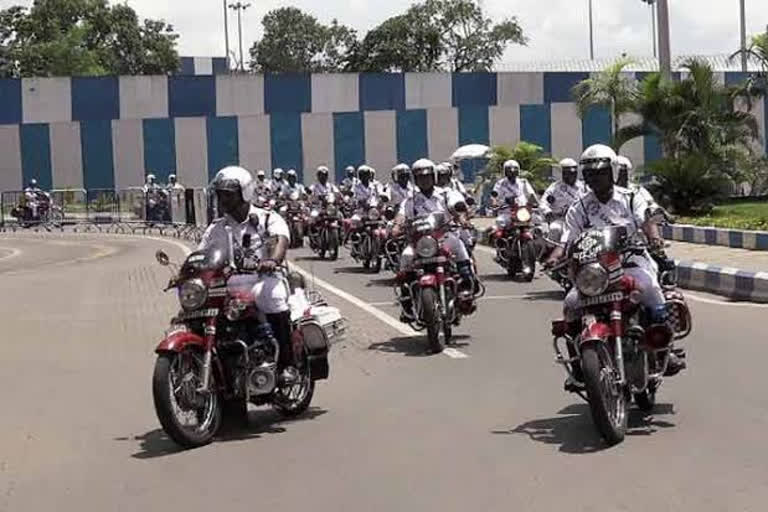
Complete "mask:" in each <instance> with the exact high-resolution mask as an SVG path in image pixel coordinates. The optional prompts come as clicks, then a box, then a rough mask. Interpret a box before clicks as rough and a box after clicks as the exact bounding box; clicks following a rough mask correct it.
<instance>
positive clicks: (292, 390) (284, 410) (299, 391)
mask: <svg viewBox="0 0 768 512" xmlns="http://www.w3.org/2000/svg"><path fill="white" fill-rule="evenodd" d="M309 368H310V367H309V361H308V359H307V357H306V354H305V355H304V362H303V364H302V368H301V369H300V370H299V372H300V374H301V375H300V382H299V383H298V384H294V385H293V386H290V387H288V386H286V387H284V388H278V389H276V390H275V395H274V396H275V398H274V400H273V401H272V407H273V408H274V409H275V410H276V411H277V412H278V413H280V414H281V415H282V416H285V417H286V418H295V417H296V416H299V415H301V414H303V413H304V412H306V410H307V409H308V408H309V404H311V403H312V397H313V396H314V395H315V381H314V380H313V379H312V375H311V372H310V369H309Z"/></svg>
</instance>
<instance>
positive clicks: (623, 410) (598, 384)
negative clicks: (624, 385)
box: [581, 343, 627, 445]
mask: <svg viewBox="0 0 768 512" xmlns="http://www.w3.org/2000/svg"><path fill="white" fill-rule="evenodd" d="M609 357H610V355H609V354H608V351H607V350H606V348H605V347H604V346H602V344H600V343H591V344H587V345H584V346H583V347H582V349H581V370H582V373H583V375H584V384H585V386H586V389H587V397H588V398H589V408H590V410H591V411H592V421H594V422H595V426H596V427H597V431H598V432H599V433H600V436H601V437H602V438H603V439H605V441H606V442H607V443H608V444H609V445H615V444H618V443H620V442H622V441H623V440H624V435H625V433H626V431H627V399H626V395H625V393H624V390H623V389H611V388H616V387H617V384H616V382H615V377H614V375H615V372H613V371H612V370H611V368H610V363H607V364H606V359H608V358H609Z"/></svg>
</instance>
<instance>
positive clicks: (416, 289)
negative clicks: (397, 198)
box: [395, 212, 482, 353]
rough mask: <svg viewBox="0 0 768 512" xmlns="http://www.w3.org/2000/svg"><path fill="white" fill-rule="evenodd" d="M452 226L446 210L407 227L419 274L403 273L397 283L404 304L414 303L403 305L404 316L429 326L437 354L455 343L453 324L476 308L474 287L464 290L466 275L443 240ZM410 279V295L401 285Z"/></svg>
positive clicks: (414, 324)
mask: <svg viewBox="0 0 768 512" xmlns="http://www.w3.org/2000/svg"><path fill="white" fill-rule="evenodd" d="M450 228H451V226H450V222H449V219H448V218H447V216H446V214H445V213H444V212H434V213H431V214H429V215H427V216H424V217H419V218H416V219H414V220H413V221H412V222H411V223H410V225H408V226H407V227H406V231H407V233H408V235H407V237H408V240H410V242H411V244H412V247H413V248H414V261H413V265H414V269H415V272H414V274H415V275H413V276H407V275H404V274H403V273H402V272H401V273H400V274H398V284H397V285H396V286H395V294H396V295H397V297H398V301H399V302H400V304H401V306H402V305H403V303H406V304H407V303H410V305H411V307H410V308H403V314H404V316H405V317H406V318H407V319H408V320H409V323H410V325H411V327H412V328H413V329H415V330H417V331H421V330H424V329H426V331H427V341H428V343H429V347H430V349H431V350H432V351H433V352H435V353H438V352H442V351H443V349H444V348H445V346H446V344H448V343H450V342H451V338H452V336H453V327H455V326H458V325H459V324H460V323H461V318H462V316H465V315H469V314H471V313H473V312H474V311H475V309H476V305H475V294H474V292H473V291H472V287H471V286H468V287H465V288H464V289H461V286H460V285H461V284H462V283H461V281H462V278H461V276H460V275H459V273H458V270H457V268H456V264H455V262H454V261H453V259H452V258H451V255H450V253H449V252H448V251H447V249H445V248H444V247H443V245H442V243H441V240H442V239H443V236H444V235H445V233H446V231H447V230H448V229H450ZM409 278H412V279H411V280H410V282H408V286H407V290H408V292H407V295H406V296H402V295H400V294H401V290H400V286H401V284H402V282H403V281H405V280H408V279H409ZM480 293H482V292H480ZM478 295H479V294H478ZM441 333H442V336H440V334H441Z"/></svg>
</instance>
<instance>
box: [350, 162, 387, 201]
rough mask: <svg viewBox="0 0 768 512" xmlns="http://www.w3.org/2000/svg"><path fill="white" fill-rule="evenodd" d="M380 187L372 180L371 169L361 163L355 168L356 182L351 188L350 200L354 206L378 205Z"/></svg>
mask: <svg viewBox="0 0 768 512" xmlns="http://www.w3.org/2000/svg"><path fill="white" fill-rule="evenodd" d="M380 195H381V189H380V188H379V187H378V186H377V185H376V183H375V182H374V181H373V169H372V168H371V167H369V166H367V165H361V166H360V167H359V168H358V169H357V184H356V185H355V186H354V187H353V188H352V200H353V202H354V204H355V207H356V208H357V209H358V210H360V209H361V208H369V207H372V206H378V205H379V198H380Z"/></svg>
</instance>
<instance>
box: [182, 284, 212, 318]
mask: <svg viewBox="0 0 768 512" xmlns="http://www.w3.org/2000/svg"><path fill="white" fill-rule="evenodd" d="M206 299H208V290H207V289H206V288H205V285H204V284H203V281H202V280H200V279H191V280H189V281H187V282H185V283H184V284H182V285H181V287H180V288H179V303H180V304H181V307H182V308H183V309H184V310H185V311H192V310H195V309H197V308H200V307H202V306H203V304H205V301H206Z"/></svg>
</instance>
